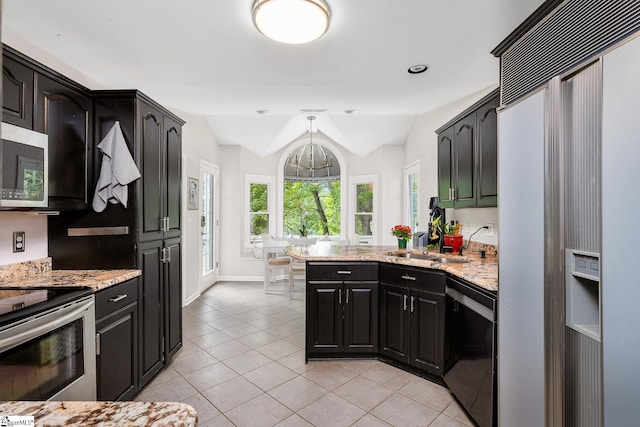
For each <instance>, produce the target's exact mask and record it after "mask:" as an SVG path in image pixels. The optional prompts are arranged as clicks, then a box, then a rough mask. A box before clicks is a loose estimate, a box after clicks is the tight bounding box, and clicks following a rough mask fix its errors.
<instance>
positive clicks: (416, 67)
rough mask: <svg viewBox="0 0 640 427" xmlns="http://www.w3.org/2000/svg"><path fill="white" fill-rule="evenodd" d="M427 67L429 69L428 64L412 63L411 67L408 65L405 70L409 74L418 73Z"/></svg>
mask: <svg viewBox="0 0 640 427" xmlns="http://www.w3.org/2000/svg"><path fill="white" fill-rule="evenodd" d="M428 69H429V66H428V65H424V64H419V65H412V66H411V67H409V69H408V70H407V72H408V73H409V74H420V73H424V72H425V71H427V70H428Z"/></svg>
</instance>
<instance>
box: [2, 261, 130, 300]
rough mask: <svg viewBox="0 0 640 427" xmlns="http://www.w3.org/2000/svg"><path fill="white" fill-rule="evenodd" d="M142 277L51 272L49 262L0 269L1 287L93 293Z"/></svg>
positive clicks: (113, 272) (121, 273) (126, 272)
mask: <svg viewBox="0 0 640 427" xmlns="http://www.w3.org/2000/svg"><path fill="white" fill-rule="evenodd" d="M141 274H142V272H141V271H140V270H133V269H131V270H127V269H122V270H52V269H51V258H43V259H39V260H35V261H27V262H22V263H16V264H9V265H3V266H0V288H2V287H7V288H8V287H18V286H19V287H25V286H33V287H56V286H78V287H89V288H91V289H93V291H94V292H97V291H99V290H101V289H105V288H108V287H109V286H113V285H117V284H118V283H122V282H126V281H127V280H129V279H133V278H135V277H138V276H140V275H141Z"/></svg>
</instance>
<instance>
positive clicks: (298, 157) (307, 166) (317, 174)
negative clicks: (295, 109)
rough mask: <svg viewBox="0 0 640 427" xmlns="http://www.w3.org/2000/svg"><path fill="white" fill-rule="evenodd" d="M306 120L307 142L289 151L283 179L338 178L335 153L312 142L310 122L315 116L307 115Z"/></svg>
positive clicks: (319, 180) (338, 172)
mask: <svg viewBox="0 0 640 427" xmlns="http://www.w3.org/2000/svg"><path fill="white" fill-rule="evenodd" d="M307 120H309V143H308V144H305V145H303V146H300V147H298V148H296V149H294V150H293V151H291V152H290V153H289V156H287V162H286V163H285V165H284V179H285V180H286V181H306V182H324V181H337V180H339V179H340V163H338V161H337V159H336V156H335V154H333V152H332V151H331V150H329V149H328V148H326V147H323V146H322V145H320V144H314V143H313V129H312V127H311V124H312V123H313V120H315V116H309V117H307Z"/></svg>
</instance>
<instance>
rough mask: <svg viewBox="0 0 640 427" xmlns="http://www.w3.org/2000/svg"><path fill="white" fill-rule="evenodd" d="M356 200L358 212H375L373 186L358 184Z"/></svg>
mask: <svg viewBox="0 0 640 427" xmlns="http://www.w3.org/2000/svg"><path fill="white" fill-rule="evenodd" d="M356 199H357V200H356V212H373V184H372V183H368V184H357V185H356ZM358 234H360V233H358Z"/></svg>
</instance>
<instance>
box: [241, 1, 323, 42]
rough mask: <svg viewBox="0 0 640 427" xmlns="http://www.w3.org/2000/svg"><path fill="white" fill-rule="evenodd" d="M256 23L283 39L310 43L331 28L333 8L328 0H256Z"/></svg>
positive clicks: (263, 31)
mask: <svg viewBox="0 0 640 427" xmlns="http://www.w3.org/2000/svg"><path fill="white" fill-rule="evenodd" d="M252 11H253V25H255V27H256V28H257V29H258V31H260V32H261V33H262V34H264V35H265V36H267V37H269V38H270V39H273V40H275V41H278V42H281V43H288V44H302V43H309V42H311V41H313V40H316V39H317V38H319V37H321V36H322V35H323V34H324V33H326V32H327V29H328V28H329V21H330V20H331V11H330V10H329V6H328V5H327V4H326V3H325V2H324V0H255V1H254V3H253V8H252Z"/></svg>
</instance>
